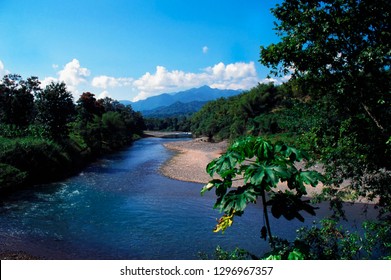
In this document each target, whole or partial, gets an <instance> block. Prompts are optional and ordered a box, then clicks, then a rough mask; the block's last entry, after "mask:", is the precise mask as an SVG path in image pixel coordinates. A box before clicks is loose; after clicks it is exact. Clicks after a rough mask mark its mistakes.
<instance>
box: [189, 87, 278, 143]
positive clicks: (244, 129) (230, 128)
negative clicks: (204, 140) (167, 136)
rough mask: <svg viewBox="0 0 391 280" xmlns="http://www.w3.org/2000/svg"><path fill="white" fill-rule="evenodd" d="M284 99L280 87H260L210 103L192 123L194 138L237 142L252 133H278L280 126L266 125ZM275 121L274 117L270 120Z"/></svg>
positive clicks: (271, 123) (195, 115)
mask: <svg viewBox="0 0 391 280" xmlns="http://www.w3.org/2000/svg"><path fill="white" fill-rule="evenodd" d="M282 99H283V93H282V91H281V90H280V88H279V87H276V86H274V85H273V84H268V85H264V84H262V85H261V84H259V85H258V86H257V87H254V88H252V89H251V90H250V91H248V92H244V93H242V94H240V95H237V96H233V97H230V98H228V99H224V98H220V99H218V100H215V101H211V102H208V103H207V104H206V105H204V106H203V107H202V108H201V110H200V111H198V112H197V113H195V114H194V115H193V116H192V119H191V123H192V126H191V131H192V132H193V134H194V135H204V136H207V137H209V138H211V139H212V138H213V139H215V140H220V139H235V138H236V137H239V136H243V135H247V134H248V133H251V134H255V135H258V134H259V133H261V132H263V131H273V132H276V131H278V127H277V124H276V122H275V121H274V120H273V121H269V122H268V123H266V122H264V121H262V119H261V115H263V114H268V113H270V112H271V110H272V109H274V108H275V107H276V106H278V105H279V104H280V103H281V101H282ZM271 119H272V117H270V120H271Z"/></svg>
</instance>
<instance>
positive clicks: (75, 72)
mask: <svg viewBox="0 0 391 280" xmlns="http://www.w3.org/2000/svg"><path fill="white" fill-rule="evenodd" d="M89 75H90V70H88V69H87V68H83V67H81V66H80V62H79V61H78V60H77V59H73V60H72V61H71V62H69V63H67V64H66V65H65V67H64V69H62V70H61V71H59V72H58V79H59V80H60V81H63V82H65V84H66V85H67V86H68V88H69V89H70V90H74V91H76V90H77V86H78V85H80V84H82V83H86V82H87V80H86V78H87V77H88V76H89Z"/></svg>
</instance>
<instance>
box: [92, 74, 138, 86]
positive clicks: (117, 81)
mask: <svg viewBox="0 0 391 280" xmlns="http://www.w3.org/2000/svg"><path fill="white" fill-rule="evenodd" d="M132 82H133V78H114V77H109V76H104V75H103V76H98V77H94V78H93V79H92V82H91V84H92V86H93V87H97V88H102V89H107V88H115V87H125V86H131V85H132Z"/></svg>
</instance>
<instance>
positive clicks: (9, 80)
mask: <svg viewBox="0 0 391 280" xmlns="http://www.w3.org/2000/svg"><path fill="white" fill-rule="evenodd" d="M39 84H40V82H39V80H38V78H37V77H30V78H28V79H27V81H25V80H23V79H22V77H21V76H20V75H16V74H12V75H5V76H4V77H3V80H2V81H1V82H0V122H3V123H5V124H10V125H15V126H16V127H18V128H21V127H26V126H28V125H29V124H30V123H31V122H32V120H33V119H34V95H33V94H36V93H38V92H40V87H39Z"/></svg>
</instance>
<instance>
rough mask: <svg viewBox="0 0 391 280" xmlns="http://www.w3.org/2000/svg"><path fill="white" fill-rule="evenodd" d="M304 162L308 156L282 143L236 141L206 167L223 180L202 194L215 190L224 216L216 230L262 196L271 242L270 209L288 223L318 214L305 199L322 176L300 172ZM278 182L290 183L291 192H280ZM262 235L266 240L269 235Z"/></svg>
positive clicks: (276, 216)
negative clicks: (296, 163) (308, 189)
mask: <svg viewBox="0 0 391 280" xmlns="http://www.w3.org/2000/svg"><path fill="white" fill-rule="evenodd" d="M305 159H308V158H307V155H306V154H305V153H303V152H302V151H300V150H298V149H296V148H294V147H291V146H288V145H286V144H284V143H282V142H279V143H276V144H272V143H271V142H268V141H265V140H264V139H262V138H260V137H250V136H249V137H246V138H243V139H240V140H237V141H235V142H234V143H233V144H232V145H231V146H230V147H229V148H228V150H227V152H226V153H225V154H223V155H222V156H220V157H219V158H217V159H214V160H213V161H212V162H210V163H209V164H208V166H207V168H206V171H207V172H208V174H209V175H210V176H214V175H215V174H217V175H219V177H220V178H221V179H213V180H211V181H210V182H209V183H208V184H207V185H206V186H204V188H203V189H202V190H201V194H203V193H205V192H206V191H210V190H212V189H213V188H215V191H216V195H217V200H216V203H215V206H214V207H215V208H218V209H219V210H220V211H222V212H224V213H225V215H224V216H223V217H222V218H221V219H220V220H219V222H218V224H217V226H216V228H215V231H219V230H222V231H224V230H226V228H227V227H229V226H231V225H232V223H233V219H234V217H235V216H240V215H241V214H242V213H243V212H244V210H245V208H246V206H247V205H248V204H249V203H256V201H257V200H258V198H260V197H261V198H262V204H263V208H264V218H265V223H266V225H265V228H264V229H262V230H263V231H266V229H267V234H268V235H269V239H270V240H271V241H272V235H271V230H270V225H269V222H268V211H267V207H270V208H271V213H272V215H273V216H274V217H275V218H280V217H281V216H283V217H285V218H286V219H288V220H292V219H294V218H297V219H299V220H300V221H303V220H304V218H303V217H302V215H301V214H300V212H301V211H305V212H307V213H309V214H311V215H315V211H314V209H315V207H313V206H311V205H310V204H309V201H308V200H303V199H302V196H303V195H306V194H307V190H306V187H307V186H312V187H315V186H316V185H317V184H318V183H319V181H322V180H323V176H322V175H321V174H320V173H318V172H316V171H303V170H298V169H297V168H296V166H295V162H299V161H302V160H305ZM234 181H239V182H240V186H238V187H237V188H233V189H231V190H229V189H230V188H232V183H233V182H234ZM279 182H287V185H288V188H289V190H287V191H285V192H282V191H279V190H278V189H277V184H278V183H279ZM266 193H267V194H268V200H266V199H267V198H266ZM263 235H264V236H265V238H266V232H265V234H263Z"/></svg>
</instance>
